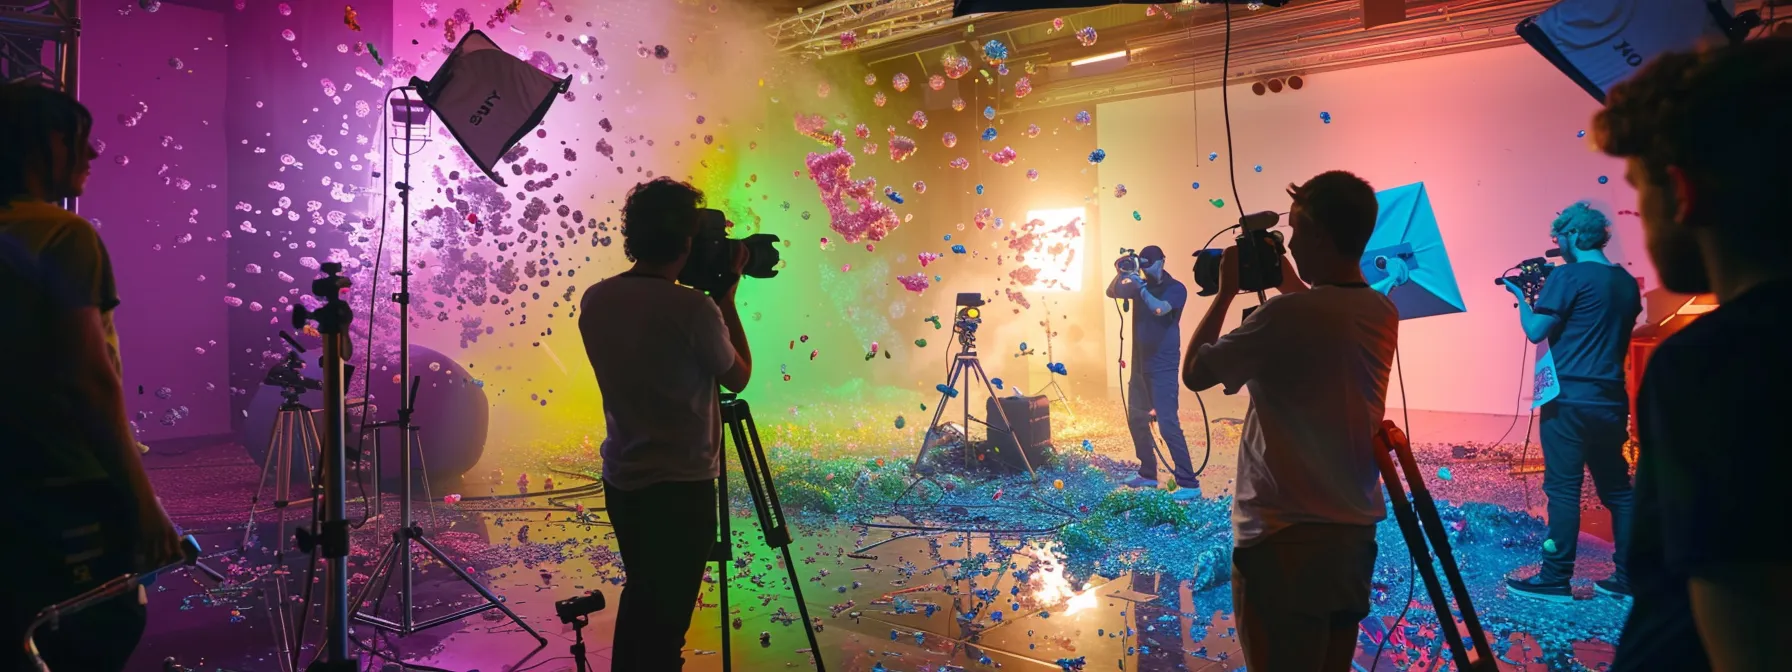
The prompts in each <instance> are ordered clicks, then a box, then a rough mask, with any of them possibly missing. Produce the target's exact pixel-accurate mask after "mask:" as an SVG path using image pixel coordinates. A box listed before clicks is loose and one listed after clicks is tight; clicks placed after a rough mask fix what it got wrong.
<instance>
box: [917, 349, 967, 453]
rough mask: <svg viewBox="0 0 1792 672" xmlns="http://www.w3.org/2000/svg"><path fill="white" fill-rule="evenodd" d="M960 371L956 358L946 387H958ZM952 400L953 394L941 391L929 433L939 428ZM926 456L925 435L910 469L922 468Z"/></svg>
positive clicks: (934, 408)
mask: <svg viewBox="0 0 1792 672" xmlns="http://www.w3.org/2000/svg"><path fill="white" fill-rule="evenodd" d="M959 371H961V368H960V366H959V362H958V360H956V359H955V360H953V361H952V370H951V371H948V372H947V373H946V387H948V388H951V389H958V388H957V386H958V377H959ZM951 401H952V395H951V394H950V393H946V392H941V393H940V402H939V403H937V404H934V405H933V421H932V422H929V423H927V433H928V434H932V433H933V431H934V430H935V429H938V428H939V426H940V418H941V417H944V416H945V414H946V404H948V403H950V402H951ZM965 431H966V432H969V431H970V428H969V427H966V428H965ZM965 439H966V440H967V441H968V440H969V439H970V437H969V436H966V437H965ZM925 457H927V438H926V437H925V436H923V437H922V438H921V450H920V452H918V453H916V454H915V463H914V464H912V465H910V466H909V471H910V472H914V471H918V470H920V468H921V460H922V459H923V458H925Z"/></svg>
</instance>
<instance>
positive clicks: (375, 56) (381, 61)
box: [367, 42, 386, 67]
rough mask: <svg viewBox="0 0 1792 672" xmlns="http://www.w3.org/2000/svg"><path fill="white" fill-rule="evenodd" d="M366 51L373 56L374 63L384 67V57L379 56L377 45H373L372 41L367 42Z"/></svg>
mask: <svg viewBox="0 0 1792 672" xmlns="http://www.w3.org/2000/svg"><path fill="white" fill-rule="evenodd" d="M367 53H368V54H371V55H372V56H373V63H374V65H378V66H380V67H385V65H386V59H383V58H380V50H379V48H378V47H375V46H373V43H372V42H368V43H367Z"/></svg>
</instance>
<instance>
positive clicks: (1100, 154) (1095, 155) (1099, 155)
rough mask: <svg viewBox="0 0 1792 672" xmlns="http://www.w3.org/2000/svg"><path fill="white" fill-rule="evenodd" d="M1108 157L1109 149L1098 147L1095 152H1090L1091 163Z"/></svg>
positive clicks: (1099, 161)
mask: <svg viewBox="0 0 1792 672" xmlns="http://www.w3.org/2000/svg"><path fill="white" fill-rule="evenodd" d="M1107 158H1108V153H1107V150H1103V149H1097V150H1095V151H1093V152H1089V163H1091V164H1097V163H1101V162H1102V161H1105V160H1107Z"/></svg>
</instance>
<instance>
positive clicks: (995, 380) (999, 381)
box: [989, 378, 1002, 390]
mask: <svg viewBox="0 0 1792 672" xmlns="http://www.w3.org/2000/svg"><path fill="white" fill-rule="evenodd" d="M989 384H991V385H994V386H996V389H998V390H999V389H1002V379H1001V378H991V379H989Z"/></svg>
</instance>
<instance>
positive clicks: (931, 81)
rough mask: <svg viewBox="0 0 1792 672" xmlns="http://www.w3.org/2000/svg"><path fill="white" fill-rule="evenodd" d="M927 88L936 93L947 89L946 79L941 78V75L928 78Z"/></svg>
mask: <svg viewBox="0 0 1792 672" xmlns="http://www.w3.org/2000/svg"><path fill="white" fill-rule="evenodd" d="M927 88H930V89H933V90H935V91H938V90H940V89H943V88H946V78H945V77H941V76H939V75H934V76H932V77H928V78H927Z"/></svg>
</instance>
